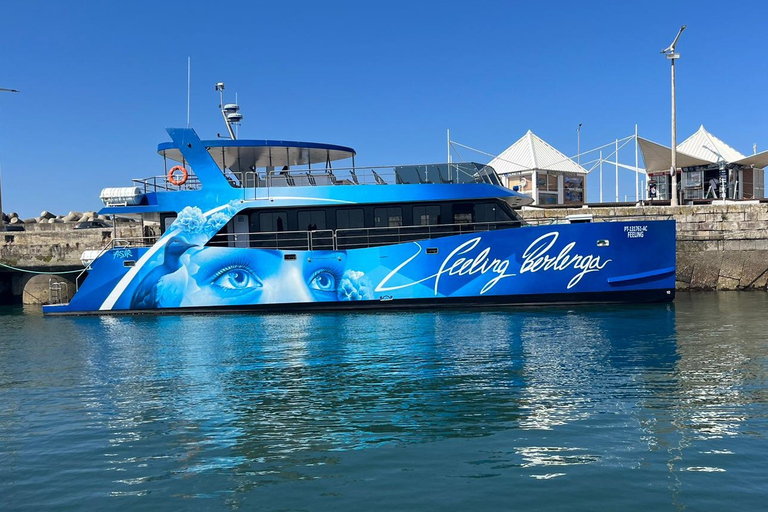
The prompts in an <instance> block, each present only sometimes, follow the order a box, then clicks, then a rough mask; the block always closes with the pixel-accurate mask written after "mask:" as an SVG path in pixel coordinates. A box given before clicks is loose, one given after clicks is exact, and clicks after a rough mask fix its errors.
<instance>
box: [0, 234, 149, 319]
mask: <svg viewBox="0 0 768 512" xmlns="http://www.w3.org/2000/svg"><path fill="white" fill-rule="evenodd" d="M14 224H16V223H14ZM9 225H10V224H9ZM74 226H75V222H63V223H58V222H57V223H29V222H27V223H24V228H25V229H24V231H0V304H15V303H18V302H22V303H24V304H46V303H48V302H50V301H51V296H50V289H51V282H52V281H53V282H57V283H61V284H62V287H61V289H62V293H61V295H62V298H63V299H64V300H65V301H66V300H68V299H69V298H71V296H72V294H73V293H74V291H75V289H76V287H75V283H74V280H75V278H76V276H77V275H78V273H79V272H78V271H79V270H81V269H82V268H83V264H82V262H81V261H80V256H81V255H82V253H83V252H84V251H87V250H101V249H103V248H104V247H106V246H107V245H108V244H109V243H110V242H111V240H112V236H113V233H114V231H113V229H112V228H89V229H74ZM141 233H142V229H141V226H140V225H139V224H137V223H120V224H118V227H117V236H118V238H127V239H130V238H138V237H140V236H141ZM17 269H21V270H17ZM52 273H53V274H52ZM55 273H58V274H55Z"/></svg>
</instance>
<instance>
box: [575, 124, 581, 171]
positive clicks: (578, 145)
mask: <svg viewBox="0 0 768 512" xmlns="http://www.w3.org/2000/svg"><path fill="white" fill-rule="evenodd" d="M581 125H582V123H579V127H578V128H576V163H577V164H579V165H581Z"/></svg>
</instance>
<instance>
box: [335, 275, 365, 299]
mask: <svg viewBox="0 0 768 512" xmlns="http://www.w3.org/2000/svg"><path fill="white" fill-rule="evenodd" d="M338 294H339V300H369V299H373V292H372V290H371V283H370V281H369V280H368V278H367V277H365V274H364V273H363V272H358V271H356V270H347V271H345V272H344V275H343V276H342V278H341V282H340V283H339V288H338Z"/></svg>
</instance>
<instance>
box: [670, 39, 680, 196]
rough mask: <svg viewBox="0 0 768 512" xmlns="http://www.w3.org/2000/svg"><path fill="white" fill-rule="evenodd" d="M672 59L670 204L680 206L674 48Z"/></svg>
mask: <svg viewBox="0 0 768 512" xmlns="http://www.w3.org/2000/svg"><path fill="white" fill-rule="evenodd" d="M672 51H673V54H672V58H671V59H670V61H671V62H672V168H671V169H670V170H669V173H670V175H671V178H672V192H671V195H670V203H669V204H670V205H671V206H678V202H677V119H676V114H677V112H676V110H677V108H676V105H675V56H674V48H673V49H672Z"/></svg>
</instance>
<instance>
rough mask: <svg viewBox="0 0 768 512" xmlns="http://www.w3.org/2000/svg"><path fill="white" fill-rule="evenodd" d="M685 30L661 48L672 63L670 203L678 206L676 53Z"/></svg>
mask: <svg viewBox="0 0 768 512" xmlns="http://www.w3.org/2000/svg"><path fill="white" fill-rule="evenodd" d="M683 30H685V25H683V26H682V27H680V30H679V31H678V32H677V35H676V36H675V40H674V41H672V44H671V45H669V46H668V47H667V48H665V49H663V50H661V53H663V54H666V56H667V59H669V61H670V63H671V64H672V166H671V169H670V170H669V173H670V176H671V177H672V193H671V194H670V195H671V197H670V202H669V204H670V205H672V206H677V205H678V201H677V119H676V107H675V60H677V59H679V58H680V54H678V53H675V45H676V44H677V40H678V39H680V34H682V33H683Z"/></svg>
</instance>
